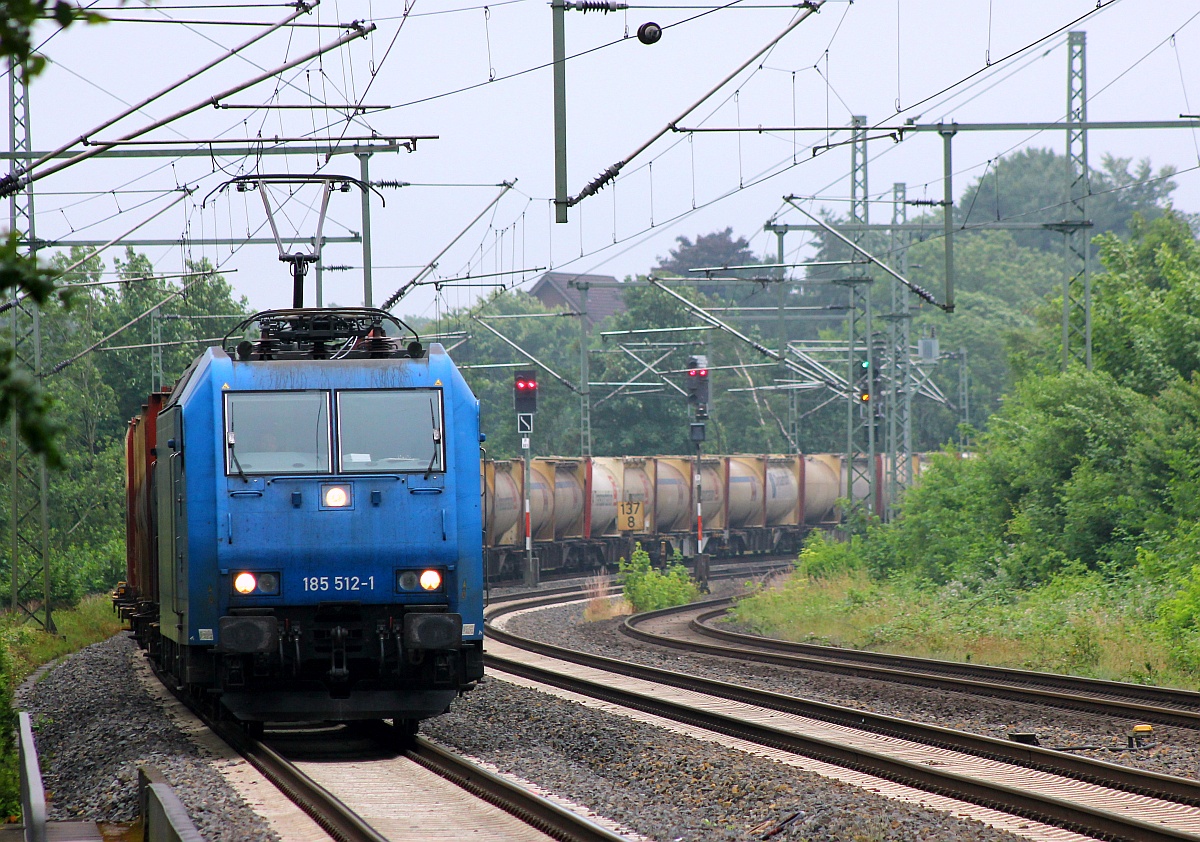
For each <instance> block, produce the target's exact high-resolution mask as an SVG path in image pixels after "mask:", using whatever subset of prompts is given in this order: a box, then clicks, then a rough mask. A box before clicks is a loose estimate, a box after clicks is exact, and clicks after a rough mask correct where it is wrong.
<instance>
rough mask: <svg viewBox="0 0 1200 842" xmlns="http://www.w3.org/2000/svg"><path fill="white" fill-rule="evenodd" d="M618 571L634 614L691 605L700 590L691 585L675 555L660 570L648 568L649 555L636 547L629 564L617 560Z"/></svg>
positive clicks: (638, 545)
mask: <svg viewBox="0 0 1200 842" xmlns="http://www.w3.org/2000/svg"><path fill="white" fill-rule="evenodd" d="M617 566H618V569H619V570H620V573H621V578H622V581H623V583H624V588H625V599H626V600H628V601H629V604H630V605H632V606H633V609H634V610H635V611H654V610H657V609H659V608H670V607H671V606H672V605H683V604H684V603H687V602H694V601H695V600H697V599H699V597H700V588H699V587H698V586H697V585H696V583H695V582H693V581H692V576H691V574H690V573H688V569H687V568H686V567H684V566H683V564H682V562H681V560H680V558H679V556H678V555H676V557H675V558H674V559H672V560H671V562H670V563H669V564H667V566H666V567H665V568H663V569H662V570H657V569H655V568H654V567H652V566H651V564H650V554H649V553H647V552H646V551H645V550H643V549H642V545H641V544H640V543H639V544H636V545H635V546H634V550H633V552H632V553H630V554H629V560H628V561H626V560H625V559H623V558H622V559H620V560H619V562H618V565H617Z"/></svg>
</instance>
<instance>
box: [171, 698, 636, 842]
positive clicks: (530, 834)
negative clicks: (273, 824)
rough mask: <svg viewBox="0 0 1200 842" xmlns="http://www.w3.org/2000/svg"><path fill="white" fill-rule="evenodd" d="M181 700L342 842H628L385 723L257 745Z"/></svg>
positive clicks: (308, 732)
mask: <svg viewBox="0 0 1200 842" xmlns="http://www.w3.org/2000/svg"><path fill="white" fill-rule="evenodd" d="M160 679H161V676H160ZM167 686H168V689H170V684H169V683H168V684H167ZM176 696H177V698H179V699H180V701H181V702H183V704H185V705H186V706H187V707H188V708H189V709H190V710H191V711H192V712H193V713H194V714H195V715H196V716H198V717H199V718H200V719H201V720H202V721H203V722H204V724H205V725H206V726H208V727H209V728H211V729H212V730H213V731H214V732H215V733H216V734H217V735H218V736H220V737H221V738H222V739H223V740H225V741H226V742H227V743H228V744H229V745H230V746H231V747H232V748H233V749H234V750H235V751H236V752H237V753H238V754H240V755H241V756H242V757H244V758H245V759H246V761H247V762H248V763H250V764H251V765H252V766H253V767H254V768H255V769H257V770H258V771H259V772H260V773H261V774H262V775H263V776H264V777H265V778H266V779H267V780H268V781H270V782H271V784H272V785H274V786H275V787H276V788H277V789H278V790H279V791H280V792H282V793H283V794H284V795H285V796H286V797H287V798H288V799H289V800H291V801H292V802H293V803H294V804H295V805H296V806H297V807H299V808H300V810H302V811H303V812H304V813H305V814H306V815H308V816H309V818H311V819H312V820H313V821H314V822H316V824H317V825H319V826H320V827H321V829H322V830H324V831H325V833H327V834H328V835H329V836H330V837H331V838H333V839H336V840H338V842H398V841H403V842H408V840H413V842H417V840H420V842H426V840H438V839H444V840H459V839H463V838H471V839H474V840H478V842H550V840H557V842H625V840H624V837H622V836H620V835H619V834H617V833H614V832H612V831H610V830H608V829H607V828H604V827H602V826H600V825H599V824H597V823H595V822H594V821H592V820H591V819H589V818H587V817H585V816H582V815H579V814H578V813H575V812H573V811H571V810H568V809H566V808H564V807H561V806H559V805H558V804H556V803H554V802H552V801H550V800H548V799H546V798H544V797H542V796H541V795H538V794H537V793H534V792H532V791H530V790H528V789H526V788H524V787H522V786H520V785H518V784H516V783H514V782H513V781H510V780H508V779H506V778H504V777H502V776H500V775H496V774H493V773H492V772H490V771H488V770H486V769H484V768H482V767H480V766H478V765H477V764H475V763H472V762H471V761H469V760H467V759H466V758H464V757H461V756H459V755H457V754H455V753H453V752H450V751H448V750H446V749H444V748H442V747H441V746H438V745H436V744H435V743H433V742H431V741H429V740H426V739H424V738H422V737H419V736H411V735H409V734H406V733H403V732H401V731H398V730H396V729H394V728H393V727H392V726H390V725H387V724H386V723H383V722H372V723H362V724H350V725H331V724H323V723H302V724H298V725H292V726H279V727H272V728H270V729H269V730H267V731H266V732H265V733H264V734H263V735H262V736H261V737H257V736H251V735H250V734H248V733H246V731H245V730H244V729H242V728H241V727H240V726H239V725H237V724H235V723H231V722H228V721H220V722H218V721H214V720H213V719H212V718H211V717H209V716H208V715H207V714H206V712H205V711H203V710H199V709H197V707H196V706H195V705H194V704H192V703H191V700H190V699H188V698H187V697H184V696H182V695H181V694H180V693H176Z"/></svg>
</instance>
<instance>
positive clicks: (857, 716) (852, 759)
mask: <svg viewBox="0 0 1200 842" xmlns="http://www.w3.org/2000/svg"><path fill="white" fill-rule="evenodd" d="M561 601H563V596H562V595H561V594H560V595H550V594H539V595H537V596H532V597H529V598H527V599H523V600H516V601H512V602H507V603H505V604H503V605H500V606H495V605H493V606H492V607H491V608H489V610H488V616H489V621H490V620H492V619H494V618H496V617H498V616H500V615H501V614H503V613H507V612H511V611H516V610H520V609H524V608H532V607H538V606H544V605H549V604H553V603H554V602H561ZM709 610H712V609H711V606H710V607H709ZM488 635H489V636H488V641H489V646H488V655H487V658H488V664H489V666H490V667H491V668H493V669H497V670H503V671H509V672H512V673H515V674H519V675H523V676H526V677H527V678H532V679H534V680H537V681H542V682H545V683H548V684H551V685H555V686H559V687H563V688H565V689H569V690H573V691H575V692H580V693H584V694H586V695H589V696H594V697H596V698H601V699H605V700H608V701H610V702H614V703H617V704H621V705H625V706H627V707H631V708H634V709H637V710H642V711H647V712H651V713H655V714H657V715H661V716H665V717H668V718H671V719H675V720H678V721H682V722H687V723H690V724H693V725H698V726H700V727H703V728H706V729H709V730H712V731H716V732H719V733H722V734H727V735H731V736H736V737H739V738H742V739H746V740H750V741H752V742H757V743H759V744H762V745H766V746H771V747H775V748H782V749H785V750H787V751H790V752H795V753H797V754H802V755H805V756H808V757H813V758H817V759H820V760H823V761H826V762H829V763H832V764H835V765H839V766H842V767H846V768H851V769H857V770H860V771H865V772H869V773H870V774H873V775H877V776H879V777H882V778H886V779H889V780H893V781H898V782H901V783H904V784H908V785H910V786H914V787H918V788H920V789H924V790H926V791H930V792H936V793H941V794H944V795H950V796H953V797H955V798H959V799H961V800H964V801H968V802H972V803H975V804H981V805H985V806H988V807H992V808H995V809H999V810H1002V811H1004V812H1007V813H1011V814H1015V815H1019V816H1026V817H1029V818H1034V819H1036V820H1039V821H1043V822H1046V823H1048V824H1053V825H1057V826H1059V827H1065V828H1068V829H1071V830H1076V831H1079V832H1082V833H1087V834H1090V835H1092V836H1098V837H1100V838H1110V839H1130V840H1139V842H1140V841H1141V840H1168V839H1171V840H1200V809H1198V808H1197V806H1198V805H1200V783H1197V782H1196V781H1193V780H1189V779H1184V778H1178V777H1173V776H1169V775H1161V774H1156V773H1149V772H1143V771H1140V770H1137V769H1132V768H1129V767H1125V766H1119V765H1116V764H1111V763H1104V762H1101V761H1094V760H1089V759H1086V758H1081V757H1075V756H1072V755H1068V754H1063V753H1061V752H1055V751H1050V750H1048V749H1041V748H1038V747H1035V746H1027V745H1021V744H1017V743H1012V742H1008V741H1004V740H995V739H992V738H987V737H980V736H977V735H972V734H967V733H964V732H960V731H955V730H952V729H946V728H938V727H933V726H926V725H922V724H919V723H915V722H909V721H906V720H900V719H895V718H891V717H883V716H876V715H873V714H869V713H865V712H863V711H861V710H854V709H850V708H840V707H837V706H834V705H824V704H819V703H814V702H807V701H803V700H798V699H794V698H791V697H786V696H781V695H779V694H774V693H769V692H766V691H761V690H756V689H752V688H747V687H743V686H738V685H733V684H727V683H723V682H716V681H710V680H706V679H700V678H696V677H694V676H688V675H684V674H680V673H672V672H668V671H664V670H659V669H655V668H651V667H645V666H640V665H637V664H632V663H628V662H625V661H617V660H613V659H609V658H601V657H598V656H592V655H587V654H584V653H580V652H574V651H570V650H564V649H560V648H558V647H555V646H551V645H548V644H544V643H540V642H536V641H530V640H527V639H523V638H519V637H517V636H515V635H512V634H510V633H508V632H505V631H504V630H503V629H501V628H498V627H497V626H496V624H495V623H492V622H489V627H488ZM673 645H675V646H677V647H679V648H684V647H685V644H683V643H675V644H673ZM733 656H734V657H739V656H740V654H738V653H733ZM551 659H552V660H551Z"/></svg>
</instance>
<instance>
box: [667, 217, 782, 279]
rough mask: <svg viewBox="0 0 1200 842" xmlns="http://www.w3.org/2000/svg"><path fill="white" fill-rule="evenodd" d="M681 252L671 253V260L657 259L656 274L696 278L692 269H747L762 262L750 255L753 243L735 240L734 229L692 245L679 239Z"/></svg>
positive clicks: (709, 235) (685, 238)
mask: <svg viewBox="0 0 1200 842" xmlns="http://www.w3.org/2000/svg"><path fill="white" fill-rule="evenodd" d="M675 242H676V243H678V244H679V247H678V248H673V249H671V253H670V257H668V258H666V259H665V260H664V259H663V258H661V257H660V258H658V266H657V267H655V268H654V269H653V270H652V271H654V272H670V273H671V274H673V275H679V276H680V277H684V278H686V277H695V274H694V273H689V272H688V270H689V269H701V268H704V267H709V266H747V265H749V264H752V263H758V262H759V260H758V258H757V257H755V256H754V252H752V251H750V243H749V242H747V241H746V238H745V237H738V238H737V239H736V240H735V239H733V228H726V229H725V230H724V231H714V232H713V233H711V234H701V235H698V236H697V237H696V242H694V243H693V242H692V241H691V240H689V239H688V238H687V237H676V238H675Z"/></svg>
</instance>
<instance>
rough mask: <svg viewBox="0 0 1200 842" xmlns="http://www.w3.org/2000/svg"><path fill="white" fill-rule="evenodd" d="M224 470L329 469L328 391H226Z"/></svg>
mask: <svg viewBox="0 0 1200 842" xmlns="http://www.w3.org/2000/svg"><path fill="white" fill-rule="evenodd" d="M225 473H226V474H229V475H238V474H312V473H322V474H323V473H329V393H328V392H230V393H227V394H226V396H225Z"/></svg>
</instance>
